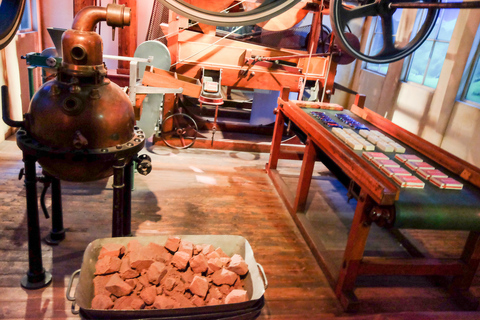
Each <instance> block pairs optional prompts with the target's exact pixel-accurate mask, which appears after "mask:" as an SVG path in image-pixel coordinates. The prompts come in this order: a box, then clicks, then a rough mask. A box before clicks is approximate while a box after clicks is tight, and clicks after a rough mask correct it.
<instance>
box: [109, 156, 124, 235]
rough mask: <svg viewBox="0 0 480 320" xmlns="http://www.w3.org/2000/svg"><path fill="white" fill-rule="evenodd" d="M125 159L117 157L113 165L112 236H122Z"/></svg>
mask: <svg viewBox="0 0 480 320" xmlns="http://www.w3.org/2000/svg"><path fill="white" fill-rule="evenodd" d="M124 173H125V159H118V160H117V161H116V162H115V165H114V166H113V185H112V187H113V212H112V237H121V236H123V215H124V201H125V199H124V192H125V176H124Z"/></svg>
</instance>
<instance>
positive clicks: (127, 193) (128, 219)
mask: <svg viewBox="0 0 480 320" xmlns="http://www.w3.org/2000/svg"><path fill="white" fill-rule="evenodd" d="M132 187H133V161H132V160H130V161H129V162H128V163H127V165H126V166H125V190H124V197H123V210H124V211H123V236H124V237H129V236H131V235H132Z"/></svg>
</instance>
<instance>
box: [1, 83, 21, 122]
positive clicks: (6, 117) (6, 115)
mask: <svg viewBox="0 0 480 320" xmlns="http://www.w3.org/2000/svg"><path fill="white" fill-rule="evenodd" d="M2 119H3V122H5V124H6V125H7V126H10V127H24V126H25V121H15V120H12V119H11V118H10V108H9V101H8V87H7V86H2Z"/></svg>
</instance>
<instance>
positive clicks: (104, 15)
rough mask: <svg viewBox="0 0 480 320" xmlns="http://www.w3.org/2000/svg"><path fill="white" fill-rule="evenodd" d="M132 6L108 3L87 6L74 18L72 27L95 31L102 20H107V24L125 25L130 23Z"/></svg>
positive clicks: (114, 25)
mask: <svg viewBox="0 0 480 320" xmlns="http://www.w3.org/2000/svg"><path fill="white" fill-rule="evenodd" d="M130 18H131V15H130V8H126V7H125V5H118V4H112V3H110V4H108V5H107V7H105V8H104V7H95V6H90V7H85V8H83V9H82V10H80V11H79V12H78V13H77V15H76V16H75V20H73V25H72V29H73V30H79V31H93V29H94V28H95V25H96V24H97V23H99V22H100V21H107V25H109V26H113V27H123V26H129V25H130Z"/></svg>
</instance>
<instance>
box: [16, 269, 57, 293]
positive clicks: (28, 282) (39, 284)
mask: <svg viewBox="0 0 480 320" xmlns="http://www.w3.org/2000/svg"><path fill="white" fill-rule="evenodd" d="M37 277H38V276H37ZM32 278H35V276H29V275H28V273H27V275H25V276H24V277H23V278H22V280H21V281H20V284H21V285H22V287H23V288H25V289H28V290H35V289H40V288H44V287H46V286H48V285H49V284H50V282H52V274H51V273H50V272H48V271H44V273H43V277H41V278H43V279H40V280H38V279H32Z"/></svg>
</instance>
